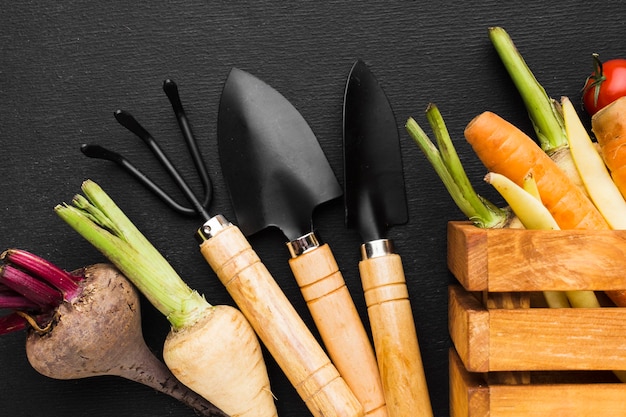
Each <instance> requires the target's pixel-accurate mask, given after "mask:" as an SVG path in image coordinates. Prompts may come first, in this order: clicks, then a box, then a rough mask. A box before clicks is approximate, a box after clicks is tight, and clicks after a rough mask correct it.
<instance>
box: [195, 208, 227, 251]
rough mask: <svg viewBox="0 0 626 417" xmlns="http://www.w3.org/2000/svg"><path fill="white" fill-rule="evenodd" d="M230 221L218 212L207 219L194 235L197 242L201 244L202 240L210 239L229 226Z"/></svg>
mask: <svg viewBox="0 0 626 417" xmlns="http://www.w3.org/2000/svg"><path fill="white" fill-rule="evenodd" d="M231 225H232V223H231V222H229V221H228V220H226V217H224V216H222V215H221V214H218V215H217V216H213V217H211V218H210V219H209V220H207V221H206V222H205V223H204V224H203V225H202V226H200V228H199V229H198V230H197V231H196V234H195V235H194V236H195V238H196V240H197V241H198V244H199V245H201V244H202V243H203V242H204V241H207V240H209V239H211V238H212V237H213V236H215V235H216V234H218V233H219V232H220V231H222V230H224V229H225V228H226V227H228V226H231Z"/></svg>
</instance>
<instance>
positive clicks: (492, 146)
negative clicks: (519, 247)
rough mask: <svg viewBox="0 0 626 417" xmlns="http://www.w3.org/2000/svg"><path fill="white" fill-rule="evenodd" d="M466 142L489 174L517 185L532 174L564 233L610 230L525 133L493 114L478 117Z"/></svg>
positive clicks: (469, 127)
mask: <svg viewBox="0 0 626 417" xmlns="http://www.w3.org/2000/svg"><path fill="white" fill-rule="evenodd" d="M464 133H465V138H466V139H467V141H468V142H469V143H470V144H471V145H472V148H473V149H474V152H475V153H476V154H477V156H478V157H479V158H480V160H481V161H482V162H483V164H484V165H485V166H486V167H487V170H489V171H493V172H496V173H499V174H502V175H504V176H506V177H508V178H509V179H511V180H512V181H513V182H515V183H516V184H518V185H520V186H521V184H523V181H524V178H526V177H527V176H528V175H529V174H531V173H532V175H533V176H534V178H535V180H536V182H537V187H538V189H539V192H540V194H541V198H542V202H543V203H544V205H545V206H546V208H547V209H548V210H549V211H550V213H551V214H552V215H553V216H554V219H555V220H556V222H557V224H558V225H559V227H560V228H561V229H565V230H567V229H608V228H609V226H608V225H607V223H606V221H605V220H604V218H603V217H602V215H601V214H600V212H599V211H598V210H597V209H596V207H595V206H594V205H593V203H592V202H591V201H590V200H589V199H588V198H587V196H586V195H585V194H584V193H583V192H582V190H580V188H578V187H577V186H575V185H574V184H573V183H572V181H571V180H570V179H569V177H568V176H567V175H566V174H565V173H564V172H563V171H562V170H561V169H560V168H559V167H558V165H556V163H555V162H554V161H553V160H552V159H550V157H549V156H548V155H547V154H546V153H545V152H544V151H543V150H542V149H541V148H540V147H539V146H538V145H537V144H536V143H535V142H534V141H533V140H532V139H531V138H530V137H529V136H527V135H526V134H525V133H524V132H522V131H521V130H520V129H518V128H517V127H516V126H514V125H513V124H511V123H509V122H508V121H506V120H504V119H503V118H501V117H500V116H498V115H496V114H495V113H492V112H488V111H487V112H484V113H482V114H480V115H478V116H476V117H475V118H474V119H473V120H472V121H471V122H470V123H469V124H468V125H467V127H466V128H465V132H464Z"/></svg>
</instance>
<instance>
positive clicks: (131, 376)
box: [0, 249, 226, 417]
mask: <svg viewBox="0 0 626 417" xmlns="http://www.w3.org/2000/svg"><path fill="white" fill-rule="evenodd" d="M0 258H2V260H3V265H2V266H1V267H0V282H1V283H2V284H0V290H1V291H0V309H7V310H9V312H8V313H7V314H6V315H4V316H2V318H1V320H0V334H6V333H8V332H10V331H18V330H26V331H27V338H26V355H27V358H28V361H29V363H30V364H31V366H32V367H33V369H35V370H36V371H37V372H39V373H40V374H41V375H44V376H46V377H49V378H54V379H62V380H67V379H80V378H87V377H95V376H101V375H111V376H119V377H123V378H126V379H128V380H131V381H134V382H138V383H141V384H144V385H146V386H148V387H151V388H153V389H155V390H157V391H159V392H162V393H164V394H168V395H170V396H172V397H173V398H176V399H177V400H179V401H181V402H182V403H183V404H185V405H187V406H189V407H191V408H193V409H194V410H195V411H196V413H197V414H198V415H203V416H213V417H225V416H226V415H225V414H224V413H223V412H222V411H220V410H219V409H217V407H215V406H214V405H213V404H211V403H210V402H208V401H207V400H206V399H204V398H202V397H201V396H200V395H198V394H196V393H195V392H193V391H191V390H190V389H189V388H187V387H185V386H183V385H182V384H181V383H180V382H179V381H178V380H177V379H176V378H175V377H174V375H173V374H172V372H170V370H169V369H168V368H167V367H166V366H165V364H164V363H163V362H161V361H160V360H159V359H157V357H156V356H155V355H154V354H153V353H152V351H151V350H150V349H149V348H148V346H147V345H146V343H145V341H144V338H143V334H142V331H141V330H142V329H141V312H140V299H139V293H138V292H137V290H136V289H135V287H134V286H133V285H132V284H131V283H130V281H128V280H127V279H126V278H125V277H124V276H123V275H122V274H121V273H120V272H119V271H118V270H117V269H116V268H114V267H113V266H112V265H108V264H96V265H89V266H87V267H84V268H81V269H79V270H76V271H74V272H73V273H69V272H66V271H64V270H61V269H60V268H58V267H57V266H55V265H53V264H52V263H50V262H48V261H46V260H44V259H42V258H40V257H38V256H36V255H34V254H32V253H30V252H26V251H24V250H20V249H9V250H7V251H5V252H4V253H3V254H2V255H0ZM20 299H21V300H22V302H19V300H20ZM47 300H55V301H54V302H53V303H50V302H48V301H47ZM24 301H28V302H24ZM42 301H43V303H42Z"/></svg>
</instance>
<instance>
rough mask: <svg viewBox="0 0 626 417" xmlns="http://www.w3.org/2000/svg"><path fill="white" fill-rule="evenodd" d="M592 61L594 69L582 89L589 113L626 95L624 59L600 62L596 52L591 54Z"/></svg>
mask: <svg viewBox="0 0 626 417" xmlns="http://www.w3.org/2000/svg"><path fill="white" fill-rule="evenodd" d="M593 62H594V71H593V72H592V73H591V75H590V76H589V77H587V81H586V82H585V87H584V89H583V104H584V105H585V110H586V111H587V113H589V115H594V114H595V113H596V112H597V111H598V110H600V109H601V108H603V107H605V106H607V105H609V104H611V103H612V102H614V101H615V100H617V99H618V98H620V97H622V96H626V59H610V60H608V61H606V62H601V61H600V59H599V57H598V54H593Z"/></svg>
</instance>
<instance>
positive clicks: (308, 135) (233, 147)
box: [217, 68, 342, 240]
mask: <svg viewBox="0 0 626 417" xmlns="http://www.w3.org/2000/svg"><path fill="white" fill-rule="evenodd" d="M217 137H218V149H219V155H220V163H221V167H222V172H223V175H224V178H225V180H226V184H227V186H228V189H229V193H230V196H231V200H232V203H233V207H234V209H235V215H236V217H237V221H238V224H239V228H240V229H241V230H242V232H243V233H244V234H245V235H251V234H253V233H256V232H258V231H260V230H262V229H264V228H266V227H268V226H276V227H278V228H280V229H281V230H282V231H283V233H284V234H285V236H287V238H288V239H289V240H294V239H297V238H298V237H300V236H302V235H304V234H307V233H309V232H311V231H312V224H311V218H312V216H313V210H314V209H315V207H317V206H318V205H319V204H322V203H324V202H327V201H330V200H333V199H335V198H338V197H340V196H341V195H342V189H341V187H340V186H339V183H338V181H337V178H336V177H335V174H334V172H333V171H332V169H331V167H330V164H329V163H328V160H327V159H326V156H325V155H324V153H323V152H322V149H321V147H320V145H319V142H318V141H317V138H316V137H315V135H314V134H313V131H312V130H311V128H310V127H309V125H308V124H307V122H306V120H304V118H303V117H302V115H301V114H300V113H299V112H298V110H296V108H295V107H294V106H293V105H292V104H291V103H290V102H289V101H288V100H287V99H286V98H285V97H283V96H282V95H281V94H280V93H279V92H278V91H276V90H275V89H274V88H272V87H271V86H269V85H267V84H266V83H264V82H263V81H261V80H260V79H258V78H256V77H254V76H252V75H251V74H249V73H247V72H245V71H242V70H240V69H237V68H233V69H232V70H231V72H230V74H229V76H228V79H227V80H226V83H225V85H224V90H223V92H222V96H221V100H220V106H219V114H218V129H217Z"/></svg>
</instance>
